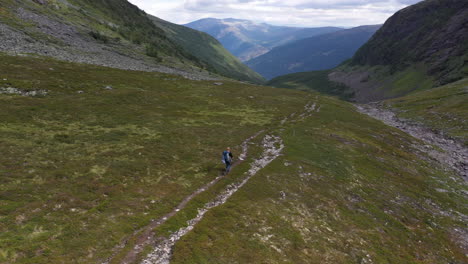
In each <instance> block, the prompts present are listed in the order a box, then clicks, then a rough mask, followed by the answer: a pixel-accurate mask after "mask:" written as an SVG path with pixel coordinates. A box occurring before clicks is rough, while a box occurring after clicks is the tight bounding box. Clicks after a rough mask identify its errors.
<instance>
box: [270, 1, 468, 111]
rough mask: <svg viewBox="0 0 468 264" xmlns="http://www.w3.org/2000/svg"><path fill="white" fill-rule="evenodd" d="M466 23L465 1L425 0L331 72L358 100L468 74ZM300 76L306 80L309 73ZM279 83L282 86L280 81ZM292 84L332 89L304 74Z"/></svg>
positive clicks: (427, 86)
mask: <svg viewBox="0 0 468 264" xmlns="http://www.w3.org/2000/svg"><path fill="white" fill-rule="evenodd" d="M467 25H468V2H466V1H459V0H447V1H440V0H426V1H423V2H420V3H418V4H416V5H413V6H409V7H407V8H405V9H403V10H401V11H399V12H397V13H396V14H395V15H393V16H392V17H390V18H389V19H388V20H387V21H386V23H385V24H384V25H383V26H382V28H381V29H380V30H378V31H377V32H376V33H375V35H374V36H373V37H372V38H371V39H370V40H369V41H368V42H367V43H366V44H365V45H363V46H362V48H360V49H359V50H358V51H357V52H356V54H355V56H354V57H353V58H352V59H351V60H350V61H348V62H346V63H344V64H342V65H340V66H339V67H337V68H335V69H333V70H331V71H329V72H327V73H326V74H328V76H327V78H328V79H329V80H330V81H332V82H336V83H341V84H343V85H344V86H346V87H347V89H342V91H343V92H344V93H346V94H348V95H350V94H352V96H351V97H350V99H351V100H355V101H358V102H369V101H376V100H382V99H385V98H393V97H399V96H403V95H406V94H408V93H411V92H414V91H421V90H427V89H431V88H434V87H436V86H438V85H443V84H446V83H449V82H453V81H456V80H458V79H461V78H463V77H466V76H468V66H467V65H468V64H467V61H468V26H467ZM300 76H301V78H300V79H302V80H304V74H301V75H300ZM314 76H317V73H311V75H310V78H307V79H308V80H307V82H308V83H309V84H313V83H314V81H313V80H312V79H313V78H314ZM320 78H322V77H320ZM283 79H284V80H287V81H288V82H289V84H288V85H289V86H291V85H292V83H294V82H295V80H294V79H295V78H294V75H291V76H288V77H287V78H283ZM322 79H323V78H322ZM276 85H278V86H283V84H282V83H281V82H276ZM284 86H287V85H286V84H284ZM293 86H301V87H308V88H310V89H313V90H315V89H320V90H322V91H325V92H326V90H327V88H326V87H320V88H318V87H316V86H313V85H312V86H308V85H307V84H304V83H301V80H299V79H298V82H297V83H296V84H294V85H293ZM333 89H334V88H333V87H332V88H331V89H330V90H333Z"/></svg>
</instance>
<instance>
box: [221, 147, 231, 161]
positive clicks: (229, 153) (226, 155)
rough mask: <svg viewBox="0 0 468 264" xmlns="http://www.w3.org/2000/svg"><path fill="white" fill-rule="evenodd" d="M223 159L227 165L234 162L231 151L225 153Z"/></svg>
mask: <svg viewBox="0 0 468 264" xmlns="http://www.w3.org/2000/svg"><path fill="white" fill-rule="evenodd" d="M223 159H224V162H226V163H231V161H232V153H231V152H230V151H227V150H225V151H223Z"/></svg>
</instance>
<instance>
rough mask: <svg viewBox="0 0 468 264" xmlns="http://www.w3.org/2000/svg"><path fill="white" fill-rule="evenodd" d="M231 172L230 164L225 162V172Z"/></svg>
mask: <svg viewBox="0 0 468 264" xmlns="http://www.w3.org/2000/svg"><path fill="white" fill-rule="evenodd" d="M230 170H231V162H227V161H226V172H229V171H230Z"/></svg>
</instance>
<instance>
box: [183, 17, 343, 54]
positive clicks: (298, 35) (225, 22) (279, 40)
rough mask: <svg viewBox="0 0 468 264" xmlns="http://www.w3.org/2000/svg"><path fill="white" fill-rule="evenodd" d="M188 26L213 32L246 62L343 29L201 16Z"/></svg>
mask: <svg viewBox="0 0 468 264" xmlns="http://www.w3.org/2000/svg"><path fill="white" fill-rule="evenodd" d="M186 26H188V27H191V28H193V29H197V30H200V31H203V32H206V33H208V34H210V35H211V36H213V37H215V38H216V39H218V40H219V41H220V42H221V43H222V44H223V46H224V47H225V48H226V49H227V50H229V51H230V52H231V53H232V54H234V55H235V56H237V57H238V58H239V59H241V60H242V61H248V60H250V59H253V58H255V57H258V56H260V55H262V54H265V53H267V52H268V51H270V50H271V49H273V48H274V47H278V46H281V45H284V44H287V43H290V42H294V41H296V40H299V39H304V38H308V37H312V36H316V35H320V34H325V33H329V32H334V31H337V30H340V29H341V28H337V27H320V28H299V27H280V26H272V25H268V24H265V23H255V22H252V21H249V20H242V19H233V18H229V19H215V18H206V19H200V20H197V21H194V22H191V23H189V24H186Z"/></svg>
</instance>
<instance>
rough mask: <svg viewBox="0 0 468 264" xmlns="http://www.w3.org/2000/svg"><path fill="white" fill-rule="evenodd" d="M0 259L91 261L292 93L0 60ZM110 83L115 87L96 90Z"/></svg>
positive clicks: (211, 171)
mask: <svg viewBox="0 0 468 264" xmlns="http://www.w3.org/2000/svg"><path fill="white" fill-rule="evenodd" d="M0 57H1V59H0V87H4V88H6V87H15V88H17V89H21V90H23V91H31V90H47V91H48V94H47V95H46V96H37V97H27V96H21V95H9V94H0V101H1V103H0V108H1V110H0V120H1V124H0V139H1V140H0V152H1V153H2V155H1V158H0V174H1V177H0V248H1V250H0V262H1V263H94V262H97V261H98V260H100V259H103V258H106V257H108V256H109V255H110V250H111V249H112V248H113V247H114V246H115V245H117V244H118V243H119V242H120V241H121V240H122V238H124V237H125V236H127V235H128V234H130V233H132V232H133V231H134V230H137V229H138V228H140V227H142V226H144V225H146V224H148V222H149V221H150V219H153V218H157V217H158V216H161V215H164V214H165V213H167V212H169V211H170V210H171V209H172V208H173V207H174V206H175V205H176V204H178V203H179V202H180V201H181V200H182V198H183V197H185V196H186V195H188V194H190V193H191V192H193V190H195V189H197V188H198V186H200V185H202V184H204V183H206V182H208V181H210V180H212V179H213V178H215V177H216V176H218V174H219V172H220V171H221V168H222V164H220V161H219V160H220V153H221V151H222V150H223V149H224V148H225V147H226V146H232V147H233V148H234V151H239V146H238V145H239V144H240V143H241V142H242V141H243V140H244V139H246V138H248V137H250V136H251V135H253V134H255V133H256V132H257V131H259V130H261V129H263V128H265V127H268V126H269V125H270V124H271V123H273V122H277V120H279V119H280V118H282V117H283V116H286V115H288V114H290V113H291V112H293V111H296V110H297V109H300V108H301V107H302V105H303V104H305V102H306V100H307V98H305V97H304V95H303V94H302V93H301V92H296V91H289V90H280V89H266V90H265V88H264V87H258V86H251V85H246V84H241V83H237V82H224V84H223V85H220V86H219V85H214V84H213V83H212V82H207V81H199V82H197V81H189V80H185V79H183V78H182V77H179V76H172V75H165V74H159V73H146V72H131V71H123V70H116V69H110V68H104V67H97V66H89V65H80V64H73V63H64V62H59V61H55V60H51V59H47V58H33V57H10V56H6V55H0ZM108 86H109V87H112V90H110V89H109V90H108V89H105V88H106V87H108Z"/></svg>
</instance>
